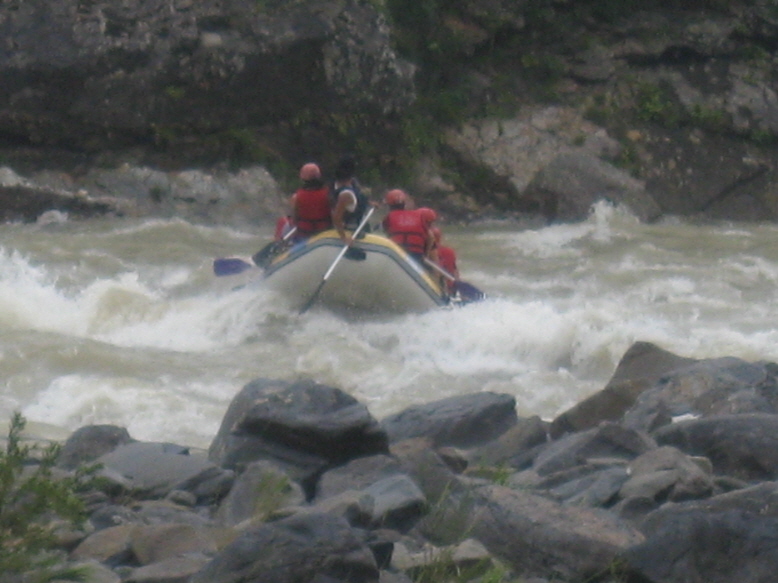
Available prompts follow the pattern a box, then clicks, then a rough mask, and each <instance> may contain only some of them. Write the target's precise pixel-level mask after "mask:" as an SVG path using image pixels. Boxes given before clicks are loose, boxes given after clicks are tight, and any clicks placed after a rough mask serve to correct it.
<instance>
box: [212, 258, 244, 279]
mask: <svg viewBox="0 0 778 583" xmlns="http://www.w3.org/2000/svg"><path fill="white" fill-rule="evenodd" d="M252 267H254V266H253V265H252V264H251V263H249V262H248V261H244V260H243V259H240V258H239V257H225V258H222V259H214V260H213V272H214V274H216V275H217V276H219V277H221V276H222V275H236V274H238V273H243V272H244V271H246V270H247V269H251V268H252Z"/></svg>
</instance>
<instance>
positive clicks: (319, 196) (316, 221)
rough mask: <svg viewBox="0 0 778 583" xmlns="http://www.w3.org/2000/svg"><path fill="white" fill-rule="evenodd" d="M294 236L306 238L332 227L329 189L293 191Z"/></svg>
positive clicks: (324, 187) (323, 187)
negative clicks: (295, 227) (295, 230)
mask: <svg viewBox="0 0 778 583" xmlns="http://www.w3.org/2000/svg"><path fill="white" fill-rule="evenodd" d="M294 196H295V203H294V205H295V225H296V226H297V232H296V233H295V237H296V238H301V239H304V238H307V237H310V236H311V235H315V234H316V233H320V232H321V231H326V230H327V229H330V228H332V212H331V210H330V197H329V189H328V188H327V187H326V186H322V187H321V188H317V189H315V190H311V189H308V188H300V189H298V190H297V192H296V193H295V195H294Z"/></svg>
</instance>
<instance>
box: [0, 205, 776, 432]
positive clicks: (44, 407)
mask: <svg viewBox="0 0 778 583" xmlns="http://www.w3.org/2000/svg"><path fill="white" fill-rule="evenodd" d="M443 228H444V233H445V236H446V239H447V242H448V243H449V244H450V245H452V246H453V247H455V248H456V249H457V252H458V254H459V263H460V265H459V267H460V271H461V273H462V277H463V279H465V280H467V281H469V282H471V283H474V284H476V285H477V286H478V287H479V288H481V289H483V290H484V291H486V292H487V293H488V294H489V298H488V299H487V300H486V301H484V302H481V303H477V304H470V305H468V306H465V307H464V308H461V309H456V310H447V309H446V310H436V311H432V312H428V313H425V314H413V315H407V316H402V317H396V318H391V319H383V320H372V319H361V320H358V321H349V320H344V319H343V318H341V317H339V316H336V315H334V314H331V313H328V312H327V311H325V310H322V309H313V310H311V311H310V312H308V313H306V314H304V315H298V314H297V313H296V312H295V311H294V310H290V309H289V308H288V307H287V306H286V305H285V303H284V298H283V297H279V296H277V295H273V294H272V293H271V292H269V291H268V290H265V289H263V288H262V286H261V285H255V286H250V287H244V288H240V289H232V286H231V285H230V283H229V282H227V281H224V280H223V278H222V279H220V278H217V277H215V276H214V275H213V272H212V269H211V261H212V259H213V258H215V257H224V256H229V255H233V254H237V255H250V254H251V253H253V252H254V251H256V250H257V249H258V248H260V247H261V246H262V245H263V244H265V243H266V242H267V241H268V238H269V236H270V233H269V231H266V230H261V229H260V230H257V231H256V232H250V231H245V230H237V229H232V228H229V227H207V226H202V225H193V224H189V223H186V222H184V221H175V220H173V221H168V220H143V221H131V220H95V221H86V222H75V221H64V222H62V223H56V224H48V225H2V226H0V420H3V419H6V420H7V419H8V418H9V417H10V415H11V413H12V412H13V411H16V410H18V411H21V412H22V413H23V414H24V415H25V417H26V418H27V419H28V421H29V422H30V423H31V426H32V427H33V428H35V430H36V431H38V432H41V433H45V434H46V435H47V436H54V437H59V436H64V435H67V434H68V433H69V432H71V431H73V430H75V429H77V428H78V427H80V426H83V425H86V424H93V423H109V424H115V425H121V426H124V427H126V428H127V429H128V430H129V432H130V434H131V435H132V436H133V437H134V438H136V439H142V440H157V441H171V442H177V443H182V444H186V445H192V446H195V447H207V446H208V444H209V443H210V441H211V439H212V438H213V436H214V434H215V433H216V430H217V429H218V426H219V423H220V421H221V418H222V416H223V415H224V412H225V410H226V408H227V406H228V404H229V402H230V400H231V398H232V397H233V396H234V395H235V394H236V393H237V391H238V390H240V388H241V387H242V386H243V385H244V384H245V383H247V382H249V381H250V380H252V379H254V378H258V377H266V378H281V379H287V380H293V379H297V378H303V377H305V378H313V379H315V380H317V381H319V382H322V383H325V384H329V385H332V386H336V387H339V388H341V389H343V390H345V391H347V392H349V393H350V394H352V395H353V396H354V397H356V398H357V399H359V400H360V401H362V402H364V403H365V404H366V405H367V406H368V408H369V409H370V410H371V412H372V413H373V415H374V416H376V417H377V418H379V419H380V418H382V417H384V416H385V415H388V414H390V413H394V412H396V411H399V410H401V409H402V408H404V407H407V406H409V405H413V404H418V403H423V402H428V401H431V400H435V399H439V398H443V397H447V396H451V395H456V394H463V393H467V392H473V391H485V390H489V391H496V392H505V393H510V394H511V395H514V396H515V398H516V401H517V409H518V412H519V414H520V415H534V414H537V415H540V416H541V417H543V418H547V419H550V418H553V417H554V416H555V415H557V414H559V413H560V412H562V411H564V410H565V409H566V408H568V407H570V406H571V405H573V404H574V403H576V402H578V401H580V400H581V399H582V398H584V397H586V396H587V395H589V394H591V393H593V392H595V391H597V390H599V389H600V388H602V387H603V386H604V385H605V383H606V382H607V380H608V379H609V378H610V375H611V374H612V373H613V371H614V369H615V367H616V365H617V364H618V361H619V359H620V358H621V356H622V355H623V354H624V352H625V351H626V350H627V349H628V348H629V346H630V345H631V344H632V343H634V342H636V341H650V342H654V343H656V344H658V345H659V346H661V347H662V348H664V349H666V350H670V351H673V352H675V353H677V354H680V355H683V356H689V357H695V358H712V357H719V356H738V357H741V358H744V359H746V360H752V361H753V360H771V361H772V360H775V361H778V333H777V332H776V328H775V324H774V323H775V321H776V305H775V301H774V296H775V289H776V283H777V282H778V227H776V226H774V225H745V224H729V223H727V224H725V223H720V224H707V225H697V224H692V223H688V222H683V221H677V220H676V221H665V222H663V223H661V224H654V225H645V224H641V223H639V222H638V221H637V220H636V219H635V218H634V217H632V216H631V215H630V214H629V213H627V212H624V211H622V210H620V209H616V208H613V207H611V206H609V205H606V204H601V205H598V206H596V207H595V208H594V209H593V212H592V214H591V217H590V218H589V220H587V221H585V222H583V223H580V224H574V225H553V226H548V227H542V228H522V227H519V226H516V225H510V224H492V225H482V226H478V227H473V226H469V227H453V226H451V227H447V226H445V225H443Z"/></svg>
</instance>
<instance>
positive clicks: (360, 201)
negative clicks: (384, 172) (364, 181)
mask: <svg viewBox="0 0 778 583" xmlns="http://www.w3.org/2000/svg"><path fill="white" fill-rule="evenodd" d="M344 190H350V191H351V192H353V193H354V196H356V198H357V205H356V207H354V210H353V211H348V210H347V211H346V212H345V213H343V226H344V227H345V228H346V229H348V230H349V231H353V230H354V229H356V228H357V227H358V226H359V223H361V222H362V218H363V217H364V216H365V211H367V207H368V205H369V204H370V203H369V201H368V199H367V196H366V195H365V194H364V193H363V192H362V189H361V188H359V184H358V183H357V181H356V180H352V181H351V184H346V185H345V186H339V187H338V188H335V189H334V190H333V191H332V199H331V201H330V203H331V205H332V207H333V208H334V207H335V204H336V203H337V201H338V196H339V195H340V193H341V192H343V191H344ZM367 226H368V225H365V227H367ZM365 232H369V229H368V228H366V229H365Z"/></svg>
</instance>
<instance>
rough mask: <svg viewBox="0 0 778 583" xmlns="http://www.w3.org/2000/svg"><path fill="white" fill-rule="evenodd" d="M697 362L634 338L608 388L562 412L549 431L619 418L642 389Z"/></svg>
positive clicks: (554, 433)
mask: <svg viewBox="0 0 778 583" xmlns="http://www.w3.org/2000/svg"><path fill="white" fill-rule="evenodd" d="M694 362H696V361H695V360H694V359H692V358H683V357H681V356H678V355H675V354H673V353H671V352H668V351H666V350H663V349H662V348H660V347H658V346H656V345H655V344H652V343H650V342H635V343H634V344H633V345H632V346H630V347H629V349H628V350H627V352H625V353H624V355H623V356H622V357H621V360H620V361H619V364H618V366H617V367H616V370H615V371H614V373H613V376H611V378H610V380H609V381H608V384H607V385H606V386H605V388H604V389H603V390H602V391H599V392H597V393H595V394H594V395H592V396H590V397H587V398H586V399H584V400H583V401H581V402H579V403H577V404H576V405H574V406H573V407H571V408H570V409H568V410H567V411H565V412H564V413H562V414H561V415H559V416H558V417H557V418H556V419H554V421H553V422H552V423H551V426H550V428H549V432H550V433H551V436H552V437H555V438H556V437H560V436H561V435H563V434H564V433H566V432H572V431H581V430H583V429H589V428H591V427H594V426H596V425H598V424H599V423H600V422H601V421H618V420H619V419H620V418H621V417H622V416H623V415H624V413H626V412H627V411H628V410H629V408H630V407H632V405H634V403H635V401H636V400H637V398H638V396H639V395H640V394H641V393H642V392H643V391H645V390H647V389H649V388H651V387H652V386H654V384H655V383H656V382H657V381H659V379H661V378H662V377H664V376H666V375H667V374H669V373H670V372H671V371H673V370H675V369H678V368H681V367H685V366H687V365H689V364H691V363H694Z"/></svg>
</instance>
